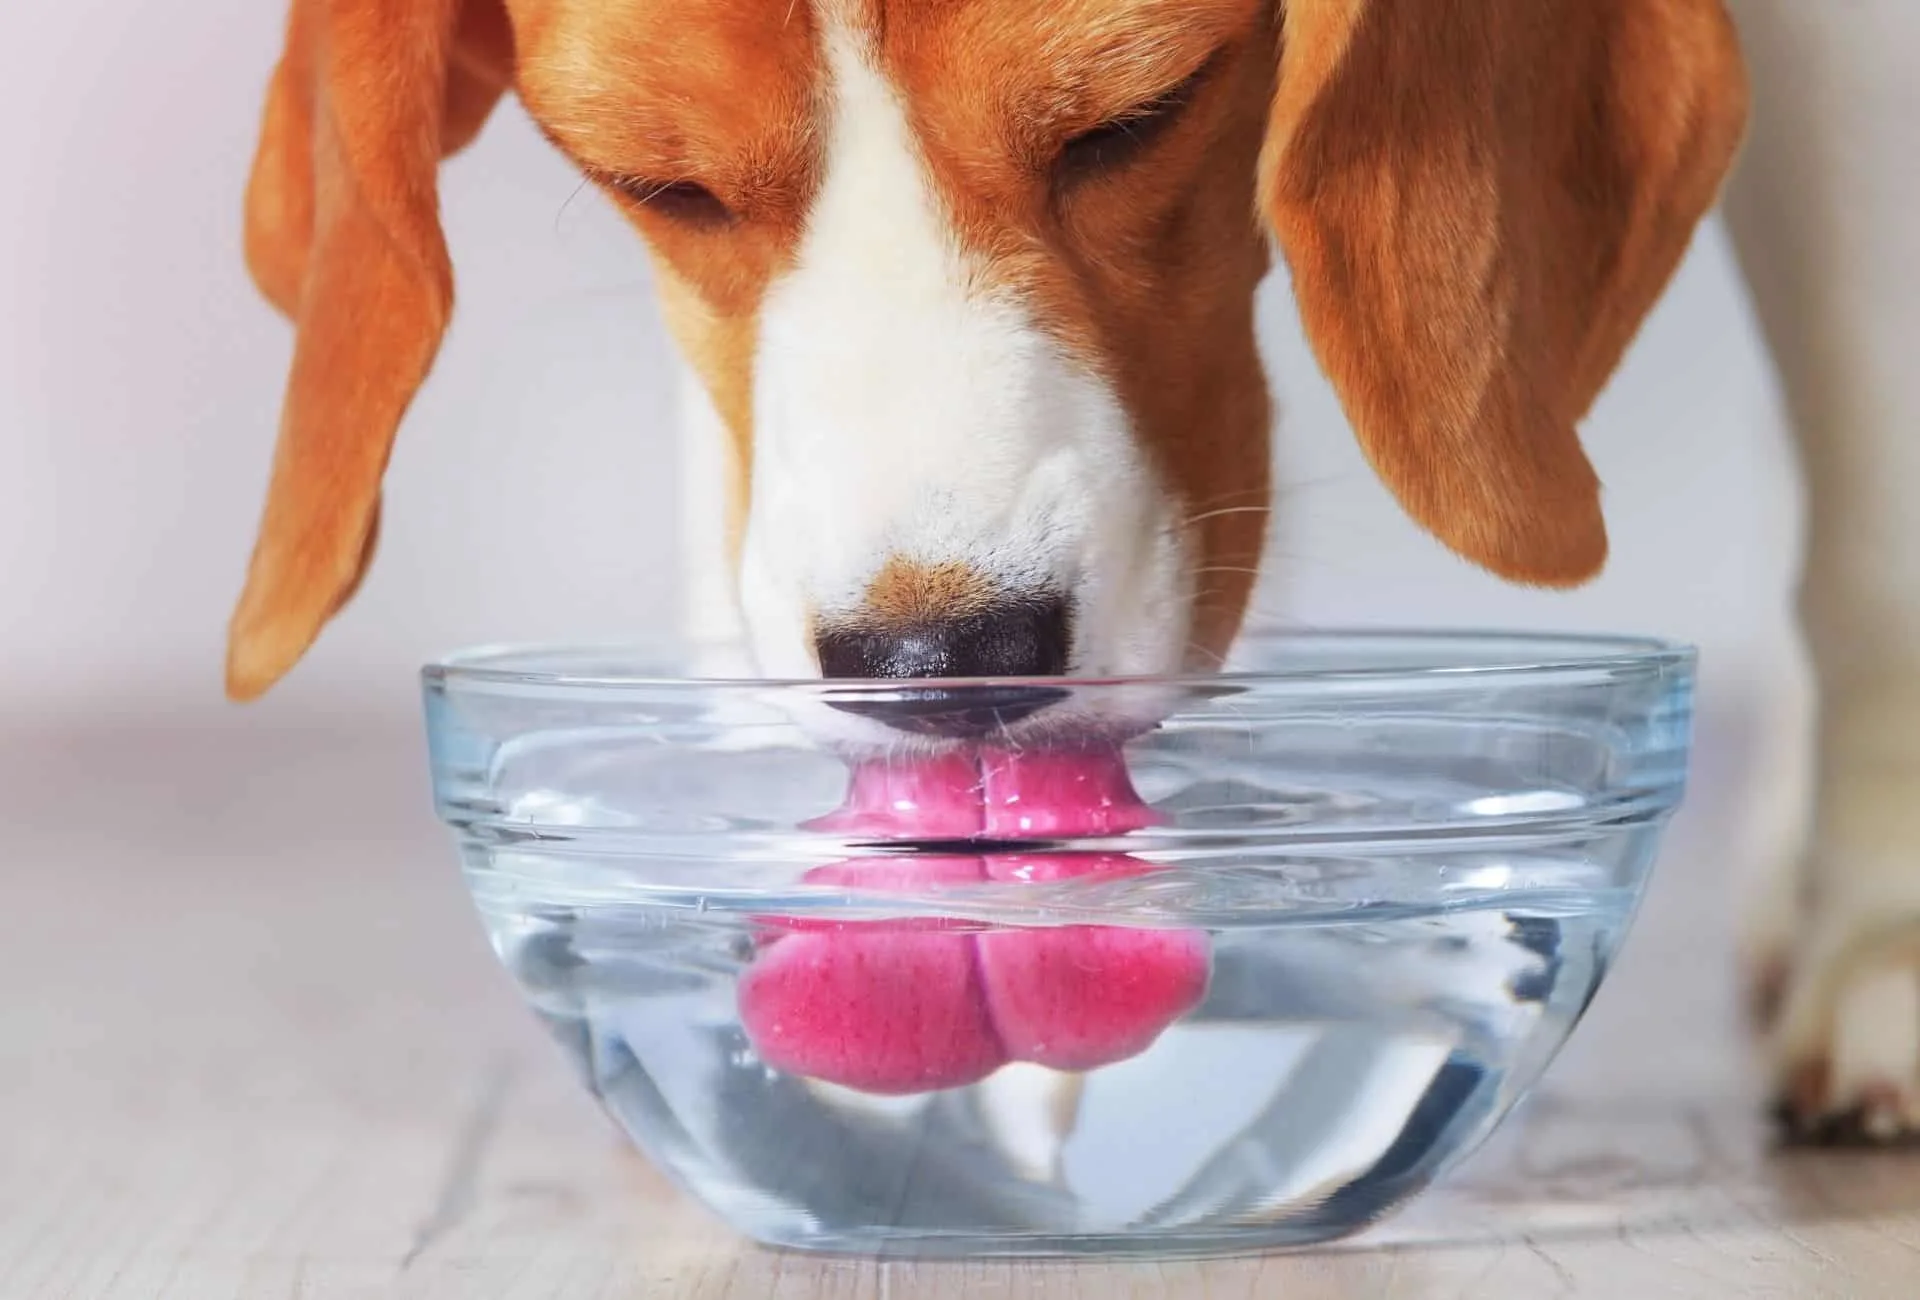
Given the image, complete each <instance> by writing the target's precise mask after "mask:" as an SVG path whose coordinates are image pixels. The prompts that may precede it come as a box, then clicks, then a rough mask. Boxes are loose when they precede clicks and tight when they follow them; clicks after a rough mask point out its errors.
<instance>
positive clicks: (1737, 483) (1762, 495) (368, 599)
mask: <svg viewBox="0 0 1920 1300" xmlns="http://www.w3.org/2000/svg"><path fill="white" fill-rule="evenodd" d="M28 3H29V4H30V5H32V6H33V8H34V13H33V14H32V16H31V17H29V18H26V19H25V24H26V28H27V29H28V30H27V31H26V34H25V38H22V36H21V35H20V26H21V22H22V19H21V16H20V15H18V14H16V15H15V17H14V19H13V22H12V26H14V28H15V29H16V30H15V35H14V36H13V37H12V38H10V39H8V40H6V41H5V42H4V44H0V176H4V183H0V558H3V559H4V563H0V717H5V716H7V715H8V714H9V713H10V712H11V713H13V714H15V715H16V716H20V715H24V714H25V713H27V712H33V713H42V712H44V711H46V710H48V709H59V708H69V707H79V706H83V705H88V704H92V705H96V706H101V705H103V704H105V703H109V702H110V703H111V704H112V706H113V707H115V708H117V709H124V708H128V707H142V706H151V707H166V708H175V707H180V706H183V705H188V704H193V703H204V704H206V705H207V706H208V707H213V706H215V705H217V703H218V690H219V677H220V666H221V652H222V645H221V642H222V634H223V631H224V625H225V620H226V616H227V612H228V607H229V602H230V601H231V600H232V598H233V597H234V595H235V594H236V593H237V591H238V588H239V582H240V577H241V574H242V571H243V568H244V564H245V561H246V558H247V552H248V548H249V546H250V544H251V532H252V528H253V525H254V522H255V519H256V513H257V511H258V509H259V506H260V496H261V492H262V489H263V485H264V482H265V476H266V470H267V464H268V458H269V454H270V450H271V441H272V434H273V430H274V426H275V419H276V415H277V407H278V399H279V392H280V385H281V382H282V379H283V370H284V366H285V363H286V361H287V358H288V355H289V345H290V340H289V337H288V333H287V330H286V329H285V327H284V326H283V324H282V323H281V322H280V321H279V319H278V318H277V317H275V316H273V315H272V314H271V313H270V312H269V310H268V309H267V308H266V307H265V306H264V305H263V304H262V303H260V302H259V301H257V300H256V298H255V297H254V295H253V293H252V290H251V288H250V286H249V284H248V283H247V281H246V278H245V275H244V272H243V269H242V265H241V261H240V252H239V249H240V233H239V230H240V228H239V196H240V192H241V186H242V182H243V180H244V177H245V172H246V167H247V163H248V160H249V155H250V151H251V148H252V144H253V133H254V127H255V119H256V112H257V108H258V103H259V97H260V92H261V89H262V86H263V84H264V81H265V78H266V75H267V72H268V70H269V68H270V66H271V63H272V60H273V58H274V56H275V53H276V50H277V42H278V36H279V28H280V24H281V21H282V7H281V5H279V4H278V3H269V2H263V0H198V3H194V4H189V5H156V4H147V3H141V2H140V0H59V3H57V4H56V3H54V0H28ZM443 193H444V205H445V211H446V219H447V227H448V236H449V241H450V243H451V245H452V249H453V253H454V259H455V264H456V267H457V268H458V271H459V274H460V277H461V278H460V285H461V294H462V299H461V308H460V312H459V314H458V317H457V320H456V324H455V326H454V329H453V332H452V336H451V338H450V340H449V343H448V346H447V349H446V351H445V353H444V354H443V357H442V361H441V364H440V366H439V369H438V370H437V372H436V374H435V376H434V377H433V379H432V380H431V382H430V383H429V385H428V387H427V389H426V391H425V392H424V394H423V395H422V397H421V399H420V401H419V402H418V404H417V406H416V408H415V410H414V413H413V416H412V418H411V421H410V423H409V425H408V426H407V427H406V428H405V429H404V430H403V435H402V437H401V440H400V445H399V447H398V450H397V453H396V455H395V458H394V463H393V468H392V472H391V476H390V479H389V488H388V509H387V515H386V529H385V536H384V545H383V549H382V553H381V556H380V558H379V561H378V563H377V564H376V565H375V567H374V570H373V573H372V575H371V577H370V579H369V581H368V582H367V584H366V586H365V588H364V590H363V591H362V593H361V595H360V597H359V598H358V600H357V601H356V602H355V604H354V605H353V606H352V607H351V608H350V609H349V610H348V611H347V612H346V613H345V614H344V615H343V616H342V617H341V618H340V619H339V620H338V621H337V622H336V624H335V625H334V626H333V628H332V630H331V631H330V632H329V633H328V634H327V636H326V637H325V638H324V639H323V641H322V642H321V644H320V646H319V647H318V649H317V650H316V652H315V654H314V655H313V656H312V658H311V659H310V660H309V661H308V662H307V664H306V665H305V666H304V667H303V668H302V669H301V670H300V672H299V673H298V674H297V675H296V677H295V678H294V680H293V681H292V683H291V684H290V685H289V687H288V688H286V690H285V691H284V693H283V694H281V695H280V696H278V697H276V700H275V701H274V702H271V703H270V704H269V705H268V706H266V708H267V710H268V711H269V712H271V711H272V710H275V709H285V708H289V707H295V706H296V705H297V703H298V702H299V701H302V700H306V701H309V702H311V701H314V700H318V699H322V698H325V699H337V698H340V695H341V693H342V692H351V693H355V694H357V695H359V696H363V697H365V698H368V699H372V698H376V697H377V698H379V699H383V700H395V701H397V700H400V699H402V698H404V697H405V696H406V695H407V694H408V693H409V692H410V691H411V673H412V670H413V668H414V667H415V666H416V664H418V663H419V662H420V661H422V660H424V659H426V658H429V657H431V656H433V655H434V654H436V653H438V652H440V651H444V650H447V649H450V648H453V647H456V646H459V645H461V644H465V643H471V642H476V641H498V640H521V639H530V638H531V639H546V638H577V637H587V636H618V635H619V634H620V633H622V632H623V631H630V630H633V629H636V628H643V627H645V626H647V625H648V624H649V623H650V622H653V621H655V620H658V619H659V618H661V617H663V616H664V615H665V614H666V612H667V611H668V609H669V608H670V606H669V605H668V603H667V602H668V601H669V600H670V599H671V596H672V592H673V590H674V587H675V581H676V580H675V569H674V561H673V550H674V545H675V543H674V538H675V536H676V514H675V512H676V503H675V500H674V492H673V485H674V482H675V477H674V473H673V465H672V459H671V458H672V456H673V454H674V449H673V441H672V438H671V436H670V430H671V410H672V402H673V393H672V391H671V389H670V388H669V386H668V383H667V377H668V375H669V374H670V370H669V365H668V360H669V358H668V353H667V344H666V343H665V341H664V338H663V334H662V330H661V327H660V325H659V322H658V320H657V318H656V315H655V312H654V308H653V304H652V301H651V298H650V294H649V291H648V289H647V281H646V270H645V265H644V260H643V258H642V256H641V253H640V250H639V248H638V246H637V245H636V243H635V242H634V239H633V237H632V236H631V235H630V234H629V233H628V232H627V231H626V230H625V229H624V228H623V227H622V226H620V225H619V224H618V223H617V221H616V220H615V219H614V218H613V217H612V216H611V214H610V213H609V212H608V211H607V210H606V208H605V207H604V206H603V204H602V203H601V202H600V201H599V200H598V199H597V198H596V197H594V196H592V195H590V194H585V193H581V192H579V187H578V184H577V182H576V180H575V179H574V177H573V176H572V175H571V174H570V173H569V171H568V170H567V168H566V167H565V165H564V164H562V163H561V162H560V161H559V160H558V159H557V158H556V157H555V156H553V155H552V154H551V153H550V152H549V151H548V149H547V148H546V146H545V145H544V144H543V143H541V142H540V141H539V140H538V139H537V137H536V136H535V135H534V133H533V132H532V131H531V130H530V129H529V127H528V126H527V124H526V123H525V121H524V120H523V119H522V118H521V116H520V115H519V113H518V110H517V108H514V107H512V106H508V107H507V108H506V109H505V110H504V111H502V112H501V113H500V115H499V116H498V117H497V118H496V119H495V121H494V122H493V124H492V125H491V126H490V128H489V130H488V131H487V133H486V134H485V135H484V136H483V138H482V139H481V141H480V142H479V144H478V145H477V146H476V147H475V148H474V149H472V150H471V151H470V152H468V153H467V154H465V155H463V156H462V157H460V158H459V159H456V160H455V161H454V162H453V163H452V164H450V165H449V166H448V168H447V169H446V173H445V179H444V191H443ZM1266 308H1267V309H1266V324H1267V333H1268V337H1269V340H1270V355H1271V359H1272V365H1273V369H1274V371H1275V374H1276V376H1277V379H1278V383H1279V388H1280V392H1281V396H1282V402H1283V405H1284V409H1285V413H1286V414H1285V426H1284V429H1283V431H1282V435H1281V438H1280V446H1281V449H1282V451H1281V458H1282V468H1281V471H1280V477H1281V479H1282V481H1283V482H1284V483H1286V484H1288V485H1290V486H1289V487H1288V489H1287V492H1286V496H1285V498H1284V501H1283V504H1282V513H1283V521H1284V522H1283V524H1282V527H1281V530H1280V535H1279V537H1278V538H1277V539H1276V542H1275V550H1276V553H1277V554H1278V555H1279V556H1280V557H1281V559H1280V560H1279V568H1278V570H1277V572H1278V573H1279V578H1278V580H1277V582H1276V584H1275V588H1274V590H1273V591H1272V592H1271V593H1270V594H1269V595H1268V596H1267V597H1266V598H1265V599H1264V600H1263V608H1264V609H1266V610H1269V611H1272V612H1276V613H1281V614H1284V615H1286V616H1287V617H1290V618H1293V619H1295V620H1297V621H1299V622H1303V623H1322V624H1325V623H1338V622H1390V623H1401V624H1414V623H1435V624H1456V625H1457V624H1508V625H1540V626H1561V627H1592V628H1609V629H1621V630H1633V631H1647V632H1655V633H1662V634H1667V635H1673V636H1680V637H1686V638H1690V639H1693V640H1696V641H1698V642H1700V643H1702V644H1703V645H1704V646H1705V648H1706V650H1707V652H1708V655H1709V659H1708V664H1709V678H1708V681H1709V685H1710V688H1711V689H1710V699H1711V701H1712V702H1713V703H1714V705H1715V707H1716V708H1718V709H1720V710H1722V711H1724V712H1727V713H1729V714H1733V715H1740V716H1745V715H1747V714H1749V713H1751V711H1752V710H1751V706H1752V705H1754V704H1757V703H1764V702H1766V701H1768V700H1770V699H1772V698H1773V697H1774V696H1775V694H1776V692H1777V681H1778V678H1777V676H1776V673H1777V666H1778V664H1779V662H1780V657H1781V654H1782V651H1783V646H1784V644H1785V643H1784V641H1783V640H1782V637H1783V634H1784V631H1785V629H1786V626H1787V623H1786V615H1787V611H1788V596H1789V588H1790V576H1791V568H1792V562H1793V558H1794V554H1795V550H1796V547H1797V545H1798V527H1799V525H1798V506H1797V498H1796V494H1795V489H1794V487H1793V481H1792V475H1791V473H1790V458H1789V456H1788V454H1787V442H1786V439H1785V436H1784V433H1783V425H1782V418H1781V414H1780V408H1779V404H1778V402H1777V399H1776V395H1775V392H1774V388H1773V383H1772V380H1771V378H1770V371H1769V368H1768V366H1767V363H1766V361H1765V358H1764V356H1763V353H1762V349H1761V344H1760V342H1759V338H1758V334H1757V331H1756V329H1755V327H1754V325H1753V323H1752V321H1751V319H1750V317H1749V315H1748V312H1747V309H1746V304H1745V295H1744V290H1743V289H1742V287H1741V284H1740V282H1739V279H1738V276H1737V274H1736V271H1735V268H1734V266H1733V262H1732V259H1731V255H1730V253H1729V251H1728V247H1727V244H1726V242H1725V240H1724V237H1723V236H1722V234H1721V231H1720V229H1719V227H1718V225H1717V224H1716V225H1715V226H1714V227H1712V228H1711V229H1710V230H1709V231H1708V232H1707V234H1706V236H1705V237H1704V238H1703V239H1702V240H1701V242H1700V244H1699V246H1698V248H1697V249H1696V252H1695V254H1694V256H1693V257H1692V259H1691V260H1690V261H1689V262H1688V264H1687V265H1686V267H1685V270H1684V272H1683V274H1682V275H1681V277H1680V280H1679V283H1678V284H1677V285H1676V287H1675V289H1674V291H1673V292H1672V294H1671V295H1670V296H1669V298H1668V299H1667V301H1666V303H1665V304H1664V306H1663V307H1662V308H1661V309H1660V311H1659V313H1658V315H1657V317H1656V318H1655V319H1654V321H1653V322H1652V324H1651V325H1650V327H1649V328H1648V330H1647V331H1646V333H1645V335H1644V337H1643V338H1642V340H1641V342H1640V343H1639V345H1638V346H1637V348H1636V350H1635V351H1634V353H1633V355H1632V357H1631V359H1630V362H1629V364H1628V366H1627V368H1626V370H1625V372H1624V373H1623V374H1622V376H1621V377H1620V378H1619V380H1618V381H1617V382H1616V383H1615V385H1614V386H1613V388H1612V389H1611V390H1610V392H1609V393H1608V395H1607V397H1606V398H1605V400H1604V403H1603V406H1602V409H1601V410H1600V412H1599V413H1598V414H1597V416H1596V417H1595V418H1594V420H1593V421H1592V423H1591V425H1590V428H1589V437H1588V442H1589V446H1590V448H1591V449H1592V451H1593V454H1594V456H1595V458H1596V460H1597V461H1598V463H1599V465H1600V467H1601V470H1602V473H1603V476H1604V478H1605V481H1606V483H1607V485H1608V501H1609V513H1610V516H1611V520H1612V526H1613V531H1614V537H1615V556H1616V558H1615V560H1614V563H1613V567H1612V569H1611V572H1610V573H1609V575H1608V576H1607V577H1606V578H1605V579H1604V580H1603V581H1602V582H1600V583H1599V584H1597V585H1596V586H1594V587H1593V588H1592V589H1590V590H1588V591H1585V592H1582V593H1580V594H1578V595H1574V596H1556V595H1545V594H1538V593H1528V592H1522V591H1516V590H1513V589H1509V588H1505V587H1503V586H1501V585H1500V584H1498V583H1496V582H1494V581H1492V580H1490V579H1486V578H1483V577H1481V576H1479V575H1478V574H1476V573H1474V572H1472V571H1470V570H1468V569H1467V568H1466V567H1465V566H1463V565H1461V564H1459V563H1458V562H1456V561H1454V560H1453V559H1451V558H1450V557H1448V556H1447V555H1445V554H1444V553H1442V552H1441V551H1440V550H1439V549H1438V548H1437V547H1436V546H1435V545H1434V544H1432V543H1430V542H1428V541H1427V540H1426V539H1425V538H1424V537H1423V536H1421V535H1420V534H1418V533H1417V532H1416V531H1415V530H1414V529H1413V528H1412V526H1411V525H1409V524H1408V523H1406V522H1405V521H1404V520H1403V519H1402V518H1401V517H1400V515H1399V514H1398V513H1397V511H1396V509H1395V507H1394V506H1393V504H1392V503H1391V501H1390V500H1389V498H1388V497H1387V495H1386V493H1385V491H1384V489H1382V488H1381V487H1380V486H1379V485H1378V484H1377V483H1376V482H1375V481H1374V480H1373V479H1372V477H1371V476H1370V475H1369V473H1368V471H1367V470H1366V468H1365V466H1364V464H1363V463H1362V461H1361V459H1360V457H1359V454H1358V451H1357V450H1356V449H1355V447H1354V446H1353V444H1352V442H1351V440H1350V438H1349V437H1348V436H1347V434H1346V431H1345V429H1344V427H1343V424H1342V421H1341V419H1340V417H1339V413H1338V410H1337V408H1336V406H1335V404H1334V402H1333V400H1332V397H1331V395H1330V393H1329V391H1328V390H1327V388H1326V386H1325V385H1324V383H1323V382H1322V381H1321V380H1320V378H1319V376H1318V374H1317V372H1316V371H1315V368H1314V366H1313V363H1312V361H1311V359H1310V357H1309V356H1308V355H1307V353H1306V351H1305V349H1304V346H1303V345H1302V342H1301V340H1300V338H1299V337H1298V334H1297V330H1296V327H1295V326H1294V324H1293V319H1292V307H1291V304H1290V302H1289V300H1288V299H1287V297H1286V293H1285V289H1284V286H1283V285H1281V284H1279V283H1277V282H1276V284H1275V285H1274V286H1273V287H1272V289H1271V290H1270V292H1269V294H1268V298H1267V304H1266ZM289 701H291V702H292V703H289Z"/></svg>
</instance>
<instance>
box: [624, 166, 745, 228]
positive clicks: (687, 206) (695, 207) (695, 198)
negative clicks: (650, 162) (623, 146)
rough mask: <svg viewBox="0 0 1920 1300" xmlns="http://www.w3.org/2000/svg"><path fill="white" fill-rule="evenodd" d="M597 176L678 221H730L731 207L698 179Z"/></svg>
mask: <svg viewBox="0 0 1920 1300" xmlns="http://www.w3.org/2000/svg"><path fill="white" fill-rule="evenodd" d="M599 179H600V180H601V181H602V183H604V184H606V185H607V186H609V187H610V188H612V189H613V190H614V191H615V192H616V193H619V194H621V195H624V196H625V197H627V198H629V199H631V200H633V202H635V203H638V204H639V205H640V206H641V207H643V208H646V209H647V210H648V211H650V212H656V213H658V214H659V215H661V216H663V217H666V218H667V219H669V220H671V221H675V222H678V223H680V224H681V225H686V226H695V227H702V228H708V229H713V228H718V227H722V226H730V225H732V224H733V221H734V211H733V209H732V208H730V207H728V206H727V205H726V203H725V202H724V201H722V200H721V198H720V197H719V196H718V195H717V194H715V193H714V192H713V191H712V190H710V189H708V188H707V187H706V186H704V185H702V184H700V183H699V182H698V181H685V180H682V181H656V180H648V179H645V178H643V177H639V176H603V177H600V178H599Z"/></svg>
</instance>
